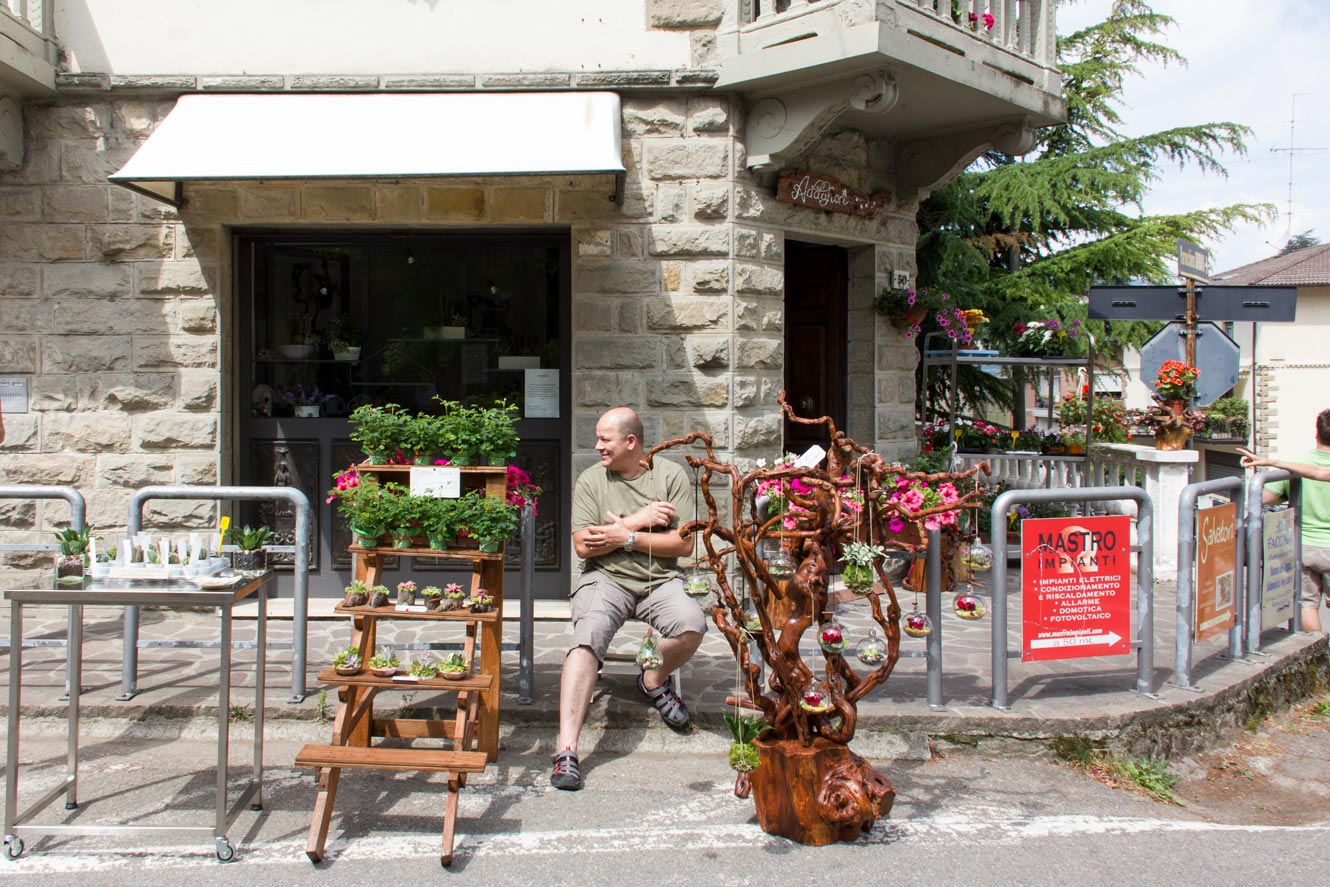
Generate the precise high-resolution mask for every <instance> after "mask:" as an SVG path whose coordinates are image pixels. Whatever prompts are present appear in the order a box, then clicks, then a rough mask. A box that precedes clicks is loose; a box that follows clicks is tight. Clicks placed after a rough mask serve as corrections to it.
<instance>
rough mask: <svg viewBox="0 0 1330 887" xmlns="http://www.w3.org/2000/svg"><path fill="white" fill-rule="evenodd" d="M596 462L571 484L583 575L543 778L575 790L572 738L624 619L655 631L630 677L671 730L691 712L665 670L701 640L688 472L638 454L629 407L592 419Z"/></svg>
mask: <svg viewBox="0 0 1330 887" xmlns="http://www.w3.org/2000/svg"><path fill="white" fill-rule="evenodd" d="M596 454H597V455H598V456H599V457H600V464H599V465H593V466H592V467H591V468H588V469H587V470H586V471H584V472H582V474H581V475H580V476H578V478H577V485H576V486H575V487H574V489H573V506H572V529H573V549H574V550H575V551H576V553H577V556H578V557H579V558H581V559H582V561H583V565H582V573H581V576H580V577H579V579H578V581H577V586H576V588H575V589H574V590H573V596H572V615H573V641H572V645H571V648H570V649H569V651H568V654H567V656H566V657H565V658H564V661H563V674H562V676H561V679H560V682H559V751H558V754H556V755H555V757H554V772H553V773H552V774H551V776H550V784H551V785H553V786H554V787H555V788H560V789H566V790H574V791H575V790H577V789H579V788H581V787H582V772H581V765H580V762H579V761H578V757H577V741H578V737H579V735H580V734H581V731H582V722H583V721H584V720H585V719H586V712H587V707H588V706H589V705H590V703H591V691H592V690H593V689H594V687H595V684H596V674H597V672H599V670H600V665H601V663H602V662H604V660H605V653H606V651H607V649H608V648H609V644H610V640H611V639H612V638H613V637H614V635H615V632H617V631H618V630H619V629H620V628H621V627H622V626H623V624H624V622H626V621H627V620H629V619H641V620H642V621H644V622H646V623H647V624H648V625H650V626H651V627H652V628H653V629H654V630H655V631H656V633H657V634H659V635H660V640H659V642H658V652H659V654H660V659H661V662H660V664H659V665H658V666H656V667H654V668H647V669H645V670H643V671H642V673H641V674H640V675H638V678H637V687H638V689H639V690H640V691H641V692H642V694H643V695H644V696H646V698H647V699H648V700H650V701H651V704H652V706H653V707H655V709H656V711H657V712H659V713H660V716H661V719H662V720H664V721H665V724H666V725H667V726H668V727H670V728H671V729H673V730H675V731H678V732H685V731H687V729H688V727H689V717H688V709H687V707H685V706H684V703H683V700H682V699H680V698H679V696H678V694H677V693H675V692H674V690H673V688H671V686H670V684H669V676H670V674H671V673H672V672H673V671H674V670H675V669H676V668H678V667H679V666H681V665H683V664H684V663H685V662H687V661H688V659H689V657H691V656H692V655H693V653H694V652H695V651H696V650H697V647H698V645H699V644H700V643H702V636H703V635H704V634H705V633H706V630H707V627H706V617H705V616H704V615H703V613H702V610H701V608H700V607H699V606H698V605H697V602H696V601H694V600H693V599H692V598H690V597H688V595H687V594H686V593H685V592H684V588H683V582H682V580H681V579H680V578H679V571H678V559H679V557H681V556H682V555H686V554H689V553H690V552H691V551H692V539H691V538H690V539H688V540H685V539H684V538H683V537H682V536H681V535H680V533H679V528H680V527H682V526H684V525H685V524H687V523H688V522H690V521H691V520H693V506H692V500H691V489H690V487H689V482H688V474H687V472H685V471H684V469H683V468H682V467H681V466H680V465H678V464H677V463H674V462H670V461H668V460H665V459H653V460H652V463H651V465H650V467H648V466H647V463H646V461H645V455H646V448H645V446H644V444H643V429H642V420H641V419H640V418H639V417H638V415H637V413H635V412H634V411H633V410H631V409H629V408H628V407H616V408H614V409H612V410H609V411H608V412H606V413H605V414H604V415H603V416H601V417H600V420H599V421H598V422H597V423H596Z"/></svg>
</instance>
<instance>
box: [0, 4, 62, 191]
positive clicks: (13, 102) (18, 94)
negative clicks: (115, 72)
mask: <svg viewBox="0 0 1330 887" xmlns="http://www.w3.org/2000/svg"><path fill="white" fill-rule="evenodd" d="M54 13H55V2H54V0H0V169H3V168H14V167H17V166H19V165H20V164H21V163H22V162H23V110H22V104H21V102H22V99H23V98H24V97H25V96H33V95H53V94H54V93H55V62H56V44H55V33H54V31H55V29H54V27H53V25H52V22H53V21H54Z"/></svg>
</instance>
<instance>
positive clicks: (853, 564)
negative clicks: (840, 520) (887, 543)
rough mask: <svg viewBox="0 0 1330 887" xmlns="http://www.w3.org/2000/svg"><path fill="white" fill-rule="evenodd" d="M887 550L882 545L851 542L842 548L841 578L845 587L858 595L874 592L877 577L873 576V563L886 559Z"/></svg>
mask: <svg viewBox="0 0 1330 887" xmlns="http://www.w3.org/2000/svg"><path fill="white" fill-rule="evenodd" d="M886 554H887V552H886V549H884V548H883V547H882V546H880V545H869V544H867V543H864V542H849V543H847V544H846V545H844V546H843V547H842V548H841V560H842V561H843V562H844V565H843V566H842V567H841V573H840V578H841V581H842V582H844V583H845V587H846V588H848V589H849V590H850V591H852V592H854V593H855V594H857V595H860V596H862V595H866V594H868V592H870V591H872V589H873V583H874V582H875V581H876V580H877V577H876V576H875V575H874V574H873V562H874V561H875V560H877V559H878V558H881V557H885V556H886Z"/></svg>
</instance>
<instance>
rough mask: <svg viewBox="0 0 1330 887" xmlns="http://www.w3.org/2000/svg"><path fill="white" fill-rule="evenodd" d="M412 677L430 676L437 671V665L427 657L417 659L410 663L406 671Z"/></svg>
mask: <svg viewBox="0 0 1330 887" xmlns="http://www.w3.org/2000/svg"><path fill="white" fill-rule="evenodd" d="M408 673H409V674H410V675H411V676H412V677H417V678H432V677H434V676H435V675H436V674H438V673H439V667H438V666H437V665H435V664H434V662H433V661H432V660H429V659H417V660H416V661H415V662H412V663H411V669H410V671H409V672H408Z"/></svg>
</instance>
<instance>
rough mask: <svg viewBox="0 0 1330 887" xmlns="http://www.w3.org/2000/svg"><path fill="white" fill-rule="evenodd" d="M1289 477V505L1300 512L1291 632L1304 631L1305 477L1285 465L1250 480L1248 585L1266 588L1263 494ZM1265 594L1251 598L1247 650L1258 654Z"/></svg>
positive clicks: (1295, 529) (1296, 525)
mask: <svg viewBox="0 0 1330 887" xmlns="http://www.w3.org/2000/svg"><path fill="white" fill-rule="evenodd" d="M1279 480H1286V481H1289V485H1288V505H1289V507H1290V508H1292V509H1294V510H1295V511H1296V512H1297V515H1298V519H1297V520H1296V521H1294V522H1293V618H1292V619H1290V620H1289V631H1295V632H1297V631H1302V478H1300V477H1298V476H1297V475H1295V474H1293V473H1292V472H1289V471H1285V470H1283V469H1282V468H1270V469H1267V470H1265V471H1258V472H1256V473H1255V474H1253V475H1252V476H1251V478H1250V479H1249V480H1248V481H1247V539H1246V542H1247V588H1249V589H1257V588H1261V587H1262V579H1261V560H1262V558H1263V556H1264V553H1263V551H1262V548H1261V546H1262V534H1263V531H1264V527H1263V526H1262V521H1261V520H1259V519H1257V518H1259V517H1260V516H1261V515H1263V514H1264V513H1265V511H1264V508H1263V506H1262V505H1261V494H1262V493H1263V492H1265V485H1266V484H1268V483H1274V482H1275V481H1279ZM1262 597H1263V595H1259V594H1250V595H1248V600H1247V652H1248V653H1257V652H1260V649H1261V602H1262Z"/></svg>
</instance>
